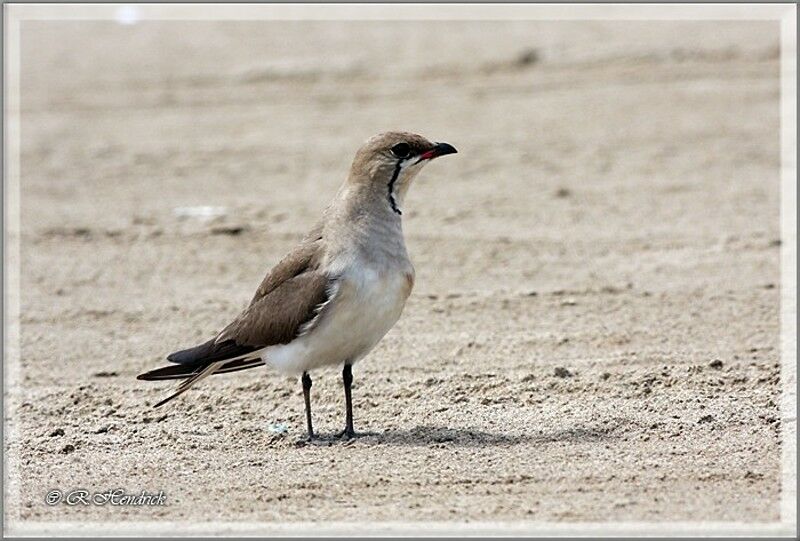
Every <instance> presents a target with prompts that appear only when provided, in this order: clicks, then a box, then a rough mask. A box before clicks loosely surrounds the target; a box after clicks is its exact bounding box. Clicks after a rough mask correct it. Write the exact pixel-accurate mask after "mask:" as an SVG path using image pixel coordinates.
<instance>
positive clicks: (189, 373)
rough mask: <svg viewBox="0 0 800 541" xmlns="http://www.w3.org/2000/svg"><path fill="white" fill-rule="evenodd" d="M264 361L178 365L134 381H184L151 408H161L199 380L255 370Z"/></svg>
mask: <svg viewBox="0 0 800 541" xmlns="http://www.w3.org/2000/svg"><path fill="white" fill-rule="evenodd" d="M263 364H264V361H263V360H262V359H261V358H260V357H256V358H254V359H237V360H235V361H230V362H227V363H222V362H219V361H217V362H210V363H209V362H202V361H201V362H199V363H192V364H179V365H172V366H164V367H162V368H156V369H155V370H151V371H150V372H145V373H144V374H139V375H138V376H136V379H139V380H144V381H161V380H168V379H186V378H189V379H186V381H184V382H183V383H181V384H180V385H179V386H178V388H177V390H176V391H175V392H174V393H172V394H171V395H169V396H168V397H167V398H165V399H164V400H162V401H161V402H159V403H158V404H156V405H155V406H153V407H154V408H157V407H159V406H163V405H164V404H166V403H167V402H169V401H170V400H172V399H173V398H176V397H177V396H179V395H182V394H183V393H185V392H186V391H188V390H189V388H190V387H191V386H192V385H194V384H195V383H197V382H198V381H200V380H201V379H203V378H205V377H207V376H210V375H212V374H227V373H229V372H237V371H239V370H247V369H248V368H255V367H257V366H262V365H263Z"/></svg>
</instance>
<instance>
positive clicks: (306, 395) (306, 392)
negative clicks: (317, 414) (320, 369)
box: [302, 372, 314, 439]
mask: <svg viewBox="0 0 800 541" xmlns="http://www.w3.org/2000/svg"><path fill="white" fill-rule="evenodd" d="M302 382H303V400H305V402H306V426H307V427H308V439H312V438H313V437H314V427H313V425H312V424H311V376H309V375H308V372H303V377H302Z"/></svg>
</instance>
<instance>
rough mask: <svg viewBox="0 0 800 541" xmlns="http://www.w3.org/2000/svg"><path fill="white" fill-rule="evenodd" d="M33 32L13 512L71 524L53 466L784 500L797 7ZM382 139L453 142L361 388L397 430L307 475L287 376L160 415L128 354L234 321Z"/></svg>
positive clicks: (240, 493)
mask: <svg viewBox="0 0 800 541" xmlns="http://www.w3.org/2000/svg"><path fill="white" fill-rule="evenodd" d="M21 43H22V52H21V65H22V72H21V96H22V128H21V133H22V230H23V241H22V258H23V261H22V283H23V291H22V325H23V328H22V350H23V355H22V368H23V370H22V374H23V382H22V384H23V387H24V389H23V390H22V392H23V396H24V404H27V406H25V405H24V404H23V405H22V407H23V408H24V409H23V410H22V411H24V413H25V418H26V421H25V429H24V431H23V433H24V437H23V439H22V440H21V441H20V442H19V445H20V447H19V450H20V452H21V453H22V456H23V458H24V460H26V461H27V462H28V464H29V466H27V469H26V470H25V483H24V487H23V492H24V493H25V494H26V495H28V496H29V497H28V499H27V500H25V499H23V501H22V502H21V503H19V506H20V509H21V512H22V515H23V516H24V517H27V518H40V519H41V518H48V519H49V518H54V517H56V516H59V515H58V514H59V513H72V511H70V510H66V509H63V508H47V507H44V506H43V504H40V503H38V502H40V501H41V498H40V494H39V492H41V493H42V494H44V492H43V491H44V490H45V488H48V487H49V485H50V484H52V479H54V478H57V479H59V480H60V481H59V482H63V483H67V484H69V483H75V484H77V485H78V486H86V485H97V486H98V487H99V486H100V485H103V484H104V483H109V482H112V481H113V482H114V484H115V485H125V486H129V487H130V488H136V487H142V488H144V485H147V486H151V485H153V483H154V482H155V483H156V484H158V483H168V485H169V487H170V489H171V492H170V495H171V496H170V497H171V498H173V499H172V500H171V502H173V505H172V506H171V507H170V508H169V509H167V510H160V511H159V513H162V515H161V516H163V517H166V518H173V519H175V518H192V517H196V516H200V515H202V516H203V517H205V518H212V519H213V518H220V517H221V516H222V515H224V516H225V517H228V518H230V517H237V518H242V519H249V520H262V519H264V518H265V517H267V518H274V519H276V520H306V519H309V520H310V519H341V518H342V517H346V518H348V519H350V518H355V519H358V518H362V519H363V518H374V519H381V518H383V519H386V518H389V519H432V520H439V519H453V518H458V519H461V518H469V519H482V520H494V519H498V520H506V519H515V520H516V519H525V520H528V519H531V517H533V518H534V519H537V520H566V521H571V520H606V519H609V518H611V519H622V520H651V519H652V520H658V519H669V520H685V519H692V520H694V519H699V520H731V519H736V520H744V521H749V520H772V519H774V518H775V517H776V516H777V512H778V507H777V502H778V481H777V480H778V476H779V457H780V453H779V441H778V432H777V429H776V427H777V425H776V424H775V422H774V421H775V420H776V419H777V418H776V415H777V405H776V400H777V396H778V394H779V389H778V376H777V373H778V368H777V367H778V364H777V363H778V348H777V345H778V329H779V327H778V286H779V259H778V256H779V245H780V238H779V237H780V235H779V213H778V203H779V176H778V174H779V136H778V135H779V133H778V128H779V108H778V100H779V77H778V76H779V62H778V60H779V48H778V45H779V26H778V23H777V22H768V21H764V22H748V21H739V22H724V21H706V22H692V21H485V22H483V21H402V22H401V21H274V22H271V21H252V22H244V21H241V22H237V21H227V22H212V21H205V22H201V21H197V22H190V21H145V20H141V19H140V18H139V16H138V14H137V12H136V10H135V8H125V9H124V10H122V11H119V12H118V13H117V20H116V21H24V22H23V23H22V30H21ZM387 130H408V131H414V132H418V133H421V134H423V135H425V136H426V137H428V138H430V139H432V140H442V141H447V142H449V143H451V144H453V145H454V146H455V147H456V148H458V150H459V154H458V155H456V156H453V157H448V158H447V159H446V160H445V159H443V160H441V161H438V162H436V163H435V164H432V165H430V166H429V167H428V168H427V169H426V170H425V172H424V173H423V174H422V175H421V176H420V177H419V179H418V180H417V182H416V184H415V186H413V188H412V189H411V191H410V193H409V197H408V199H407V201H406V208H405V209H404V228H405V230H406V234H407V244H408V247H409V252H410V254H411V256H412V259H413V260H414V262H415V265H416V269H417V281H416V289H415V292H414V294H413V295H412V297H411V299H410V300H409V303H408V305H407V307H406V311H405V314H404V316H403V318H402V319H401V321H400V323H399V324H398V326H397V327H396V328H395V329H394V330H393V331H392V332H391V333H390V334H389V335H388V336H387V337H386V339H385V340H384V341H383V342H382V343H381V345H380V346H379V348H378V349H377V350H376V351H375V353H374V354H373V355H372V356H371V358H370V359H368V360H367V361H365V362H364V364H363V366H359V373H358V374H357V375H356V384H357V385H359V382H360V381H361V382H363V383H362V384H361V388H360V389H359V392H357V393H356V399H357V402H356V408H357V412H358V413H357V424H358V423H361V426H362V427H364V426H368V427H370V428H372V429H374V430H378V431H379V432H380V431H382V430H386V431H387V432H385V433H383V434H384V435H383V436H382V437H383V439H381V437H378V438H377V440H375V439H373V440H370V439H369V438H368V439H366V440H364V443H357V444H355V445H354V446H353V447H352V448H348V452H347V453H339V454H338V455H337V456H340V457H342V458H341V459H340V460H343V461H344V462H345V463H346V467H343V468H342V469H335V470H331V469H330V468H327V467H326V466H325V464H327V460H328V455H326V454H325V453H326V451H325V450H324V449H323V450H308V451H304V453H305V454H303V455H302V456H304V457H312V458H311V459H309V460H308V463H309V464H306V465H305V466H304V467H303V468H300V469H298V468H297V467H295V466H297V460H299V459H298V455H297V452H296V450H295V449H294V448H293V447H292V446H291V445H290V444H289V443H283V440H282V439H281V438H280V437H279V436H280V435H278V436H276V435H275V434H273V433H271V432H270V431H269V427H271V426H279V424H280V423H285V424H286V425H287V426H289V427H291V428H290V430H289V432H290V433H293V431H295V432H298V433H299V432H300V431H301V430H302V401H301V400H300V399H299V398H298V396H297V392H298V391H299V386H296V385H295V383H294V382H285V381H281V380H279V379H278V378H276V377H275V376H272V375H270V376H266V375H264V374H263V373H261V374H251V373H250V372H247V373H243V374H242V375H241V376H240V377H238V378H234V377H224V378H223V377H221V378H210V379H214V381H210V380H209V381H206V382H204V384H203V385H202V386H200V387H201V388H200V389H198V390H197V392H196V393H194V392H193V393H190V394H191V395H192V398H191V399H190V400H187V401H185V403H183V404H178V405H176V406H175V407H174V408H173V410H171V411H169V412H165V413H169V417H165V418H161V417H158V420H159V421H160V422H155V420H156V417H157V416H154V414H153V413H152V412H150V411H149V410H148V409H147V407H146V405H147V404H152V403H154V402H155V401H156V400H157V398H159V397H161V396H162V395H163V394H164V393H165V392H166V388H164V387H158V386H143V385H140V384H138V383H137V382H135V381H134V379H133V378H134V376H135V374H137V373H139V372H141V371H142V370H143V369H145V368H149V367H151V366H152V365H153V364H154V363H158V362H160V360H161V359H162V358H163V355H164V354H166V353H168V352H170V351H173V350H175V349H177V348H179V347H183V346H188V345H192V344H193V343H194V342H195V341H197V340H200V339H204V338H206V337H208V336H209V335H210V334H211V333H213V332H215V331H216V330H217V329H219V328H220V327H221V326H222V325H224V324H225V323H226V322H227V321H228V320H229V318H231V317H233V316H234V315H235V314H236V313H237V312H238V311H239V310H240V309H241V308H242V307H243V306H244V304H245V303H246V302H247V300H248V299H249V298H250V295H251V294H252V291H253V289H254V288H255V287H256V286H257V284H258V282H259V280H260V279H261V277H262V276H263V274H264V273H265V272H266V271H267V270H268V269H269V267H270V266H271V265H273V264H274V263H275V262H277V261H278V259H279V258H280V256H281V255H283V253H284V252H285V250H286V249H288V248H289V247H290V246H291V245H293V244H294V243H295V242H296V241H297V240H298V239H299V238H300V237H301V236H302V235H303V234H304V233H305V231H306V230H307V229H308V228H309V227H310V226H311V225H312V224H313V222H314V221H315V220H316V219H317V217H318V216H319V214H320V212H321V211H322V209H323V208H324V207H325V205H327V203H328V201H329V200H330V199H331V198H332V196H333V194H334V193H335V191H336V189H337V187H338V185H339V184H340V183H341V182H342V180H343V179H344V177H345V175H346V174H347V170H348V167H349V164H350V161H351V159H352V157H353V154H354V152H355V150H356V149H357V148H358V146H359V145H360V144H361V143H362V142H363V141H364V140H365V139H367V138H368V137H370V136H372V135H374V134H376V133H378V132H382V131H387ZM360 378H363V379H360ZM314 390H315V393H316V392H318V393H319V395H318V396H319V398H318V399H317V401H316V403H317V404H319V405H318V406H316V408H319V409H316V410H315V413H316V412H318V413H317V414H318V415H320V421H319V423H320V426H321V427H324V428H323V431H324V430H329V431H333V429H334V428H338V422H339V417H340V411H341V407H342V398H341V397H340V391H339V387H338V383H337V381H336V378H335V376H333V375H332V376H330V377H328V378H327V380H325V379H320V380H319V382H318V380H315V387H314ZM211 404H213V408H212V410H211V411H208V410H205V411H201V410H202V408H203V407H204V405H208V407H212V406H211ZM160 415H162V413H161V412H159V413H158V416H160ZM276 423H277V424H276ZM217 426H218V428H216V427H217ZM210 427H215V428H213V429H212V428H210ZM59 428H61V429H63V431H64V432H65V435H63V437H62V436H59V437H51V434H53V433H56V434H57V433H58V430H57V429H59ZM357 428H358V426H357ZM276 438H277V439H276ZM387 443H388V445H383V444H387ZM68 446H72V447H71V449H72V450H69V449H70V448H69V447H68ZM65 449H67V451H65ZM420 449H424V452H422V451H421V450H420ZM120 450H123V451H125V452H124V453H117V451H120ZM223 451H224V453H223ZM256 456H257V457H261V459H265V457H267V458H266V459H265V460H267V462H266V464H268V466H264V465H263V464H262V466H257V465H254V464H255V463H256V462H258V461H257V460H256ZM88 464H92V466H91V467H89V466H88ZM176 464H179V465H180V467H178V466H175V465H176ZM315 464H316V465H315ZM445 465H446V466H445ZM348 467H349V468H350V469H349V470H348ZM265 468H266V469H269V471H271V472H272V474H270V476H268V477H264V472H265V471H266V470H265ZM274 469H278V470H280V471H283V472H286V473H283V474H277V473H274ZM183 470H188V471H192V472H193V473H192V475H190V476H181V474H179V473H177V472H178V471H183ZM232 471H235V472H236V475H235V476H232V475H231V472H232ZM348 472H349V473H348ZM375 472H381V475H382V478H383V479H384V481H385V482H384V481H375V479H374V476H375V475H376V474H375ZM348 475H349V477H348ZM353 479H356V480H358V482H359V483H362V482H363V483H362V485H363V486H362V487H361V491H360V492H359V493H358V494H353V493H351V491H350V489H349V488H348V483H350V482H351V481H353ZM464 479H470V481H469V483H465V482H464ZM504 480H505V481H504ZM509 480H510V481H509ZM506 481H507V482H506ZM253 483H255V485H253ZM303 483H305V484H303ZM370 483H371V484H370ZM199 485H203V486H204V487H205V490H207V491H208V492H207V493H204V495H203V496H202V498H200V495H199V490H198V488H197V487H198V486H199ZM251 485H253V486H262V487H263V493H264V494H268V495H275V494H285V495H286V496H285V497H284V498H280V499H277V500H270V501H269V503H266V500H264V502H265V503H263V505H260V504H254V503H253V499H252V494H251V492H250V491H249V489H248V488H246V487H249V486H251ZM420 486H422V487H425V489H424V490H422V489H421V488H420ZM152 488H157V487H152ZM270 497H271V496H270ZM315 498H324V502H325V503H324V504H319V503H318V502H317V503H315V502H316V500H315ZM201 500H202V501H201ZM223 500H224V501H225V506H224V507H225V512H224V513H222V512H221V511H220V509H221V507H220V506H219V503H220V502H221V501H223ZM26 501H27V502H37V503H31V504H30V505H27V504H26ZM80 512H81V513H82V514H81V515H80V516H81V517H82V518H83V517H93V516H94V517H99V518H103V519H106V518H108V517H109V516H110V515H109V510H107V509H106V510H89V511H88V512H86V510H80ZM75 513H77V512H75ZM73 514H74V513H73ZM75 516H77V515H75Z"/></svg>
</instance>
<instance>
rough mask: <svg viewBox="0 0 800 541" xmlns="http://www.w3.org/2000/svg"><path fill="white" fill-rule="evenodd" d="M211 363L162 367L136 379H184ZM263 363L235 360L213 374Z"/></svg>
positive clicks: (252, 360) (258, 360)
mask: <svg viewBox="0 0 800 541" xmlns="http://www.w3.org/2000/svg"><path fill="white" fill-rule="evenodd" d="M209 364H211V363H207V362H199V363H191V364H178V365H169V366H162V367H161V368H156V369H155V370H150V371H149V372H145V373H144V374H139V375H138V376H136V379H138V380H142V381H162V380H168V379H185V378H189V377H192V376H194V375H195V374H198V373H200V372H201V371H202V370H203V369H204V368H205V367H207V366H208V365H209ZM263 364H264V361H263V360H261V359H260V358H259V357H256V358H255V359H237V360H235V361H231V362H229V363H225V364H223V365H222V366H220V367H219V369H218V370H216V371H214V373H215V374H228V373H230V372H237V371H239V370H247V369H248V368H255V367H256V366H262V365H263Z"/></svg>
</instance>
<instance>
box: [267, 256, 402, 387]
mask: <svg viewBox="0 0 800 541" xmlns="http://www.w3.org/2000/svg"><path fill="white" fill-rule="evenodd" d="M413 283H414V275H413V270H410V271H408V272H405V271H397V270H383V271H380V272H379V271H373V270H371V269H368V268H367V269H364V268H360V269H358V270H357V271H355V272H353V273H350V274H348V275H345V276H342V277H341V278H340V279H339V281H338V289H337V291H336V294H335V296H334V298H333V300H331V303H330V304H329V305H328V306H326V308H325V309H324V311H323V313H322V314H321V318H320V322H319V324H317V325H315V326H314V327H313V328H312V329H311V330H310V331H309V332H308V333H307V334H305V335H303V336H300V337H299V338H297V339H295V340H293V341H292V342H290V343H288V344H285V345H280V346H270V347H268V348H266V350H264V352H263V353H262V358H263V359H264V361H265V362H266V363H267V364H268V365H270V366H272V367H274V368H275V369H276V370H278V371H280V372H282V373H284V374H291V375H295V374H300V373H302V372H304V371H308V370H312V369H314V368H319V367H322V366H329V365H336V364H342V363H345V362H349V363H351V364H352V363H355V362H356V361H358V360H360V359H361V358H363V357H364V356H365V355H366V354H367V353H369V351H370V350H371V349H372V348H373V347H375V345H376V344H377V343H378V342H379V341H380V339H381V338H383V336H384V335H385V334H386V333H387V332H388V331H389V329H391V328H392V326H393V325H394V324H395V323H396V322H397V320H398V319H399V318H400V314H401V313H402V311H403V306H404V305H405V302H406V299H407V298H408V295H409V294H410V293H411V288H412V286H413Z"/></svg>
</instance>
